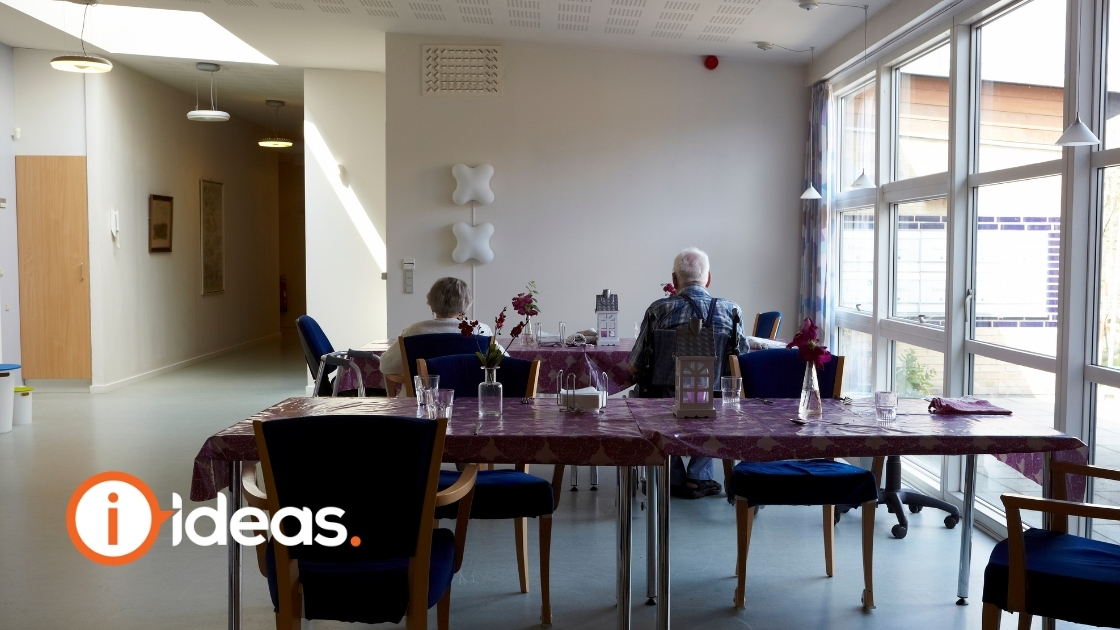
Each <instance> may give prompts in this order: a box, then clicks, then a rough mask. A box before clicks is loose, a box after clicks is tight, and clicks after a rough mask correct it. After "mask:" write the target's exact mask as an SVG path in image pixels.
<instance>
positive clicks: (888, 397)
mask: <svg viewBox="0 0 1120 630" xmlns="http://www.w3.org/2000/svg"><path fill="white" fill-rule="evenodd" d="M897 416H898V393H896V392H875V419H876V420H878V421H879V422H894V420H895V418H896V417H897Z"/></svg>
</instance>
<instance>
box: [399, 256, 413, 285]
mask: <svg viewBox="0 0 1120 630" xmlns="http://www.w3.org/2000/svg"><path fill="white" fill-rule="evenodd" d="M401 268H402V269H404V292H405V293H412V292H413V285H412V272H413V271H414V270H415V269H416V259H415V258H402V259H401Z"/></svg>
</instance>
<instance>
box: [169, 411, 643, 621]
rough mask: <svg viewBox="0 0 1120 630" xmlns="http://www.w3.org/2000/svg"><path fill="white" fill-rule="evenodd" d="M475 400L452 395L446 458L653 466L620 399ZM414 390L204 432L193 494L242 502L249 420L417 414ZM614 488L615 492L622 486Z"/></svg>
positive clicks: (624, 515)
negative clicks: (567, 407)
mask: <svg viewBox="0 0 1120 630" xmlns="http://www.w3.org/2000/svg"><path fill="white" fill-rule="evenodd" d="M475 400H476V399H473V398H463V399H459V400H456V401H455V402H456V404H455V407H454V408H453V412H452V414H451V416H452V417H451V419H450V420H449V422H448V426H447V438H446V440H445V442H444V455H443V459H444V462H447V463H495V464H557V465H569V464H574V465H579V466H617V467H618V468H619V472H620V474H619V485H620V487H621V488H629V487H631V485H632V484H633V483H634V477H633V470H634V467H637V466H645V467H647V470H656V469H657V467H659V466H660V465H661V464H662V463H663V457H662V455H661V452H660V451H658V450H657V449H656V448H655V447H654V445H653V444H652V443H651V442H650V441H649V440H647V439H645V437H643V436H642V433H641V431H640V430H639V429H638V425H637V423H635V422H634V419H633V417H632V416H631V415H630V408H629V407H628V406H627V405H625V404H621V403H620V404H612V405H610V406H608V407H606V408H605V409H603V410H602V411H601V412H599V413H576V412H565V411H563V410H562V409H561V408H560V407H559V406H557V404H556V401H555V399H553V398H537V399H533V400H530V401H527V402H525V403H522V402H521V401H520V400H519V399H512V398H511V399H506V401H505V405H504V409H503V413H502V415H501V416H500V417H484V418H479V417H478V415H477V414H476V412H475V404H476V403H475ZM417 413H418V411H417V406H416V399H415V398H319V397H315V398H289V399H287V400H284V401H282V402H280V403H278V404H276V405H273V406H271V407H269V408H267V409H265V410H263V411H261V412H259V413H257V414H255V415H253V416H251V417H249V418H246V419H245V420H242V421H240V422H238V423H237V424H234V425H233V426H231V427H229V428H227V429H223V430H221V431H219V432H218V433H215V434H214V435H212V436H210V437H209V438H208V439H207V440H206V441H205V442H204V443H203V445H202V448H201V449H200V450H199V453H198V456H197V457H196V458H195V461H194V471H193V478H192V481H191V500H193V501H206V500H209V499H213V498H215V497H216V496H217V495H218V492H220V491H221V490H223V489H225V488H229V511H230V513H233V512H234V511H236V510H237V509H239V508H240V507H241V469H242V466H243V465H244V464H245V463H246V462H249V463H253V464H255V462H257V461H258V460H259V459H260V456H259V454H258V451H257V443H256V438H255V436H254V434H253V422H254V421H256V420H261V421H265V422H267V421H270V420H276V419H280V418H297V417H308V416H327V415H343V414H345V415H366V416H371V421H373V420H374V418H373V416H384V415H395V416H416V415H417ZM620 496H622V495H621V493H620ZM631 517H632V501H625V500H620V501H619V502H618V523H617V529H618V541H619V544H618V554H617V558H616V561H617V584H616V587H617V588H616V593H617V598H618V611H617V616H618V619H617V626H618V627H619V628H627V629H628V628H629V627H630V592H631V589H630V577H631V572H630V565H631V561H630V550H631V547H632V545H631V541H632V522H631ZM227 544H228V545H229V548H228V627H229V629H230V630H240V628H241V570H242V561H241V547H240V545H238V544H237V543H236V542H235V541H234V540H233V539H232V537H230V538H228V540H227Z"/></svg>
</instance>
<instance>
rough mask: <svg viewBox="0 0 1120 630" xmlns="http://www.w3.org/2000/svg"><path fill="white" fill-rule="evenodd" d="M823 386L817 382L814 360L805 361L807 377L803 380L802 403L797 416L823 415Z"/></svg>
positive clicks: (804, 417)
mask: <svg viewBox="0 0 1120 630" xmlns="http://www.w3.org/2000/svg"><path fill="white" fill-rule="evenodd" d="M821 411H822V410H821V388H820V385H818V384H817V366H816V364H815V363H813V362H812V361H806V362H805V377H804V378H803V379H802V380H801V403H800V404H799V405H798V406H797V417H798V418H801V419H802V420H804V419H806V418H819V417H821Z"/></svg>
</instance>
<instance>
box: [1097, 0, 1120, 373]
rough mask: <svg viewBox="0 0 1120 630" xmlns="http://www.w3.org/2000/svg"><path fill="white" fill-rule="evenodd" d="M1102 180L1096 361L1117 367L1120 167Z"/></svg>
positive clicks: (1119, 344)
mask: <svg viewBox="0 0 1120 630" xmlns="http://www.w3.org/2000/svg"><path fill="white" fill-rule="evenodd" d="M1117 8H1118V9H1120V7H1117ZM1118 12H1120V11H1118ZM1117 33H1118V34H1120V31H1117ZM1103 179H1104V187H1103V200H1102V202H1101V249H1100V252H1101V258H1100V260H1101V274H1100V282H1101V287H1100V306H1099V307H1098V308H1099V310H1098V315H1097V326H1098V327H1099V329H1098V332H1099V335H1098V339H1097V348H1098V350H1097V361H1098V364H1099V365H1105V366H1109V367H1120V225H1118V223H1120V167H1115V166H1114V167H1112V168H1106V169H1104V177H1103Z"/></svg>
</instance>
